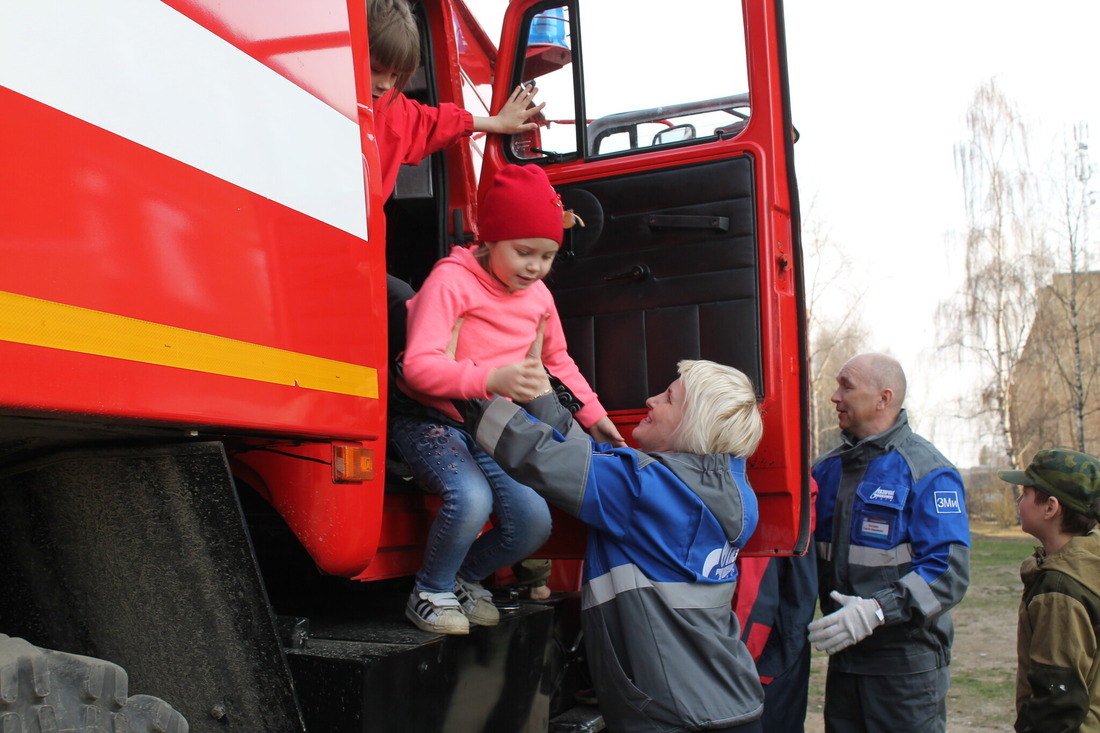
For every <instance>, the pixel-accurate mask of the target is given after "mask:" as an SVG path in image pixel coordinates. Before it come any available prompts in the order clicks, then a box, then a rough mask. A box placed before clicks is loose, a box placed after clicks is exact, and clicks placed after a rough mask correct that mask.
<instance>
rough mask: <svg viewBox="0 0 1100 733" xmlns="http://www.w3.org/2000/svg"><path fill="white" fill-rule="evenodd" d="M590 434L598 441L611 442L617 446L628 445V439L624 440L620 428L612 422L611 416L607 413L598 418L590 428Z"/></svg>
mask: <svg viewBox="0 0 1100 733" xmlns="http://www.w3.org/2000/svg"><path fill="white" fill-rule="evenodd" d="M588 434H589V435H591V436H592V437H593V438H595V440H596V442H597V443H610V444H611V445H613V446H615V447H616V448H624V447H626V441H625V440H623V436H621V435H619V429H618V428H617V427H615V423H613V422H611V418H609V417H608V416H607V415H604V416H603V417H601V418H600V419H599V420H597V421H596V423H595V424H594V425H593V426H592V427H590V428H589V429H588Z"/></svg>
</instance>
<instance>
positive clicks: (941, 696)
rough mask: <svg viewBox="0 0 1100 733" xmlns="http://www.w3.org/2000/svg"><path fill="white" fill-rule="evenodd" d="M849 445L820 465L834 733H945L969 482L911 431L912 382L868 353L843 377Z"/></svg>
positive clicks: (821, 569) (821, 625) (822, 624)
mask: <svg viewBox="0 0 1100 733" xmlns="http://www.w3.org/2000/svg"><path fill="white" fill-rule="evenodd" d="M836 381H837V388H836V392H834V393H833V396H832V401H833V404H835V405H836V412H837V422H838V423H839V424H840V429H841V433H842V435H843V438H844V444H843V445H841V446H840V447H838V448H836V449H835V450H832V451H830V452H829V453H826V454H825V455H824V456H821V457H820V458H819V459H818V460H817V462H816V463H815V464H814V469H813V475H814V478H815V479H816V480H817V484H818V490H819V493H818V497H817V529H816V531H815V533H814V538H815V540H816V546H817V556H818V587H819V595H820V600H821V612H822V618H820V619H818V620H817V621H815V622H813V623H812V624H810V641H811V642H812V643H813V644H814V645H815V646H816V647H817V648H818V649H819V650H821V651H825V652H827V653H828V654H829V672H828V676H827V678H826V683H825V730H826V731H829V732H830V733H850V732H851V733H855V732H858V733H872V732H874V731H883V732H886V731H889V732H890V733H903V732H911V733H933V732H935V731H940V732H942V731H945V730H946V729H947V705H946V699H947V689H948V687H949V686H950V681H951V677H950V671H949V664H950V661H951V639H952V636H953V633H954V631H953V627H952V624H951V614H950V613H949V609H950V608H951V607H952V606H954V605H955V604H957V603H958V602H959V601H961V600H962V597H963V595H965V593H966V588H967V585H968V584H969V581H970V567H969V564H970V563H969V561H970V530H969V525H968V523H967V517H966V501H965V496H964V494H963V483H962V478H961V477H960V476H959V473H958V471H956V470H955V467H954V466H952V465H951V463H949V462H948V461H947V459H946V458H944V457H943V455H941V454H940V452H939V451H938V450H936V448H935V446H933V445H932V444H931V443H929V442H928V441H927V440H925V439H924V438H922V437H920V436H919V435H917V434H915V433H914V432H913V431H912V430H911V429H910V428H909V418H908V417H907V415H906V413H905V410H904V409H902V404H903V402H904V400H905V373H904V372H903V371H902V368H901V365H900V364H899V363H898V362H897V361H896V360H895V359H893V358H892V357H889V356H886V355H884V354H860V355H859V356H856V357H854V358H852V359H851V360H850V361H849V362H848V363H847V364H845V365H844V367H843V368H842V369H841V370H840V373H839V374H837V377H836Z"/></svg>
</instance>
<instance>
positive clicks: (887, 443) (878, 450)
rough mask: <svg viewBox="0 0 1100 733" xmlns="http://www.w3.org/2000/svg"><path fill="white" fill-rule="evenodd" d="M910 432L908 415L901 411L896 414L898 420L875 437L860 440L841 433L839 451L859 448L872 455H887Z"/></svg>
mask: <svg viewBox="0 0 1100 733" xmlns="http://www.w3.org/2000/svg"><path fill="white" fill-rule="evenodd" d="M912 432H913V431H912V430H911V429H910V428H909V413H907V412H906V411H905V410H904V409H903V410H902V411H901V412H900V413H899V414H898V419H897V420H895V421H894V424H893V425H891V426H890V427H889V428H887V429H886V430H884V431H882V432H881V433H878V434H877V435H869V436H867V437H866V438H864V439H863V440H860V439H858V438H857V437H856V436H854V435H852V434H851V433H847V432H841V436H842V437H843V438H844V445H843V447H842V448H841V450H842V452H845V453H847V452H848V451H850V450H854V449H856V448H859V449H861V450H862V451H864V452H867V453H870V454H872V455H881V454H883V453H889V452H890V451H892V450H894V449H895V448H897V446H898V445H900V444H901V442H902V441H903V440H905V439H906V438H908V437H909V435H910V434H912Z"/></svg>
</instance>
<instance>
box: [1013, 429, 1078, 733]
mask: <svg viewBox="0 0 1100 733" xmlns="http://www.w3.org/2000/svg"><path fill="white" fill-rule="evenodd" d="M1000 476H1001V478H1002V479H1004V480H1005V481H1008V482H1009V483H1013V484H1019V485H1020V486H1021V490H1020V493H1019V495H1018V496H1017V498H1016V505H1017V507H1018V508H1019V511H1020V525H1021V526H1022V527H1023V530H1024V531H1025V532H1027V533H1028V534H1030V535H1032V536H1033V537H1035V538H1036V539H1038V540H1039V541H1040V542H1041V543H1042V547H1038V548H1036V550H1035V554H1034V555H1032V556H1031V557H1029V558H1028V559H1027V560H1025V561H1024V564H1023V565H1022V566H1021V567H1020V578H1021V579H1022V580H1023V582H1024V594H1023V598H1022V600H1021V602H1020V618H1019V625H1018V627H1017V642H1016V648H1017V658H1018V661H1019V668H1018V670H1017V673H1016V730H1017V731H1036V732H1037V731H1043V732H1044V733H1046V732H1047V731H1082V732H1087V731H1095V732H1098V733H1100V639H1098V635H1097V629H1100V530H1097V528H1096V525H1097V520H1098V519H1100V463H1098V462H1097V460H1096V459H1095V458H1093V457H1092V456H1089V455H1086V454H1084V453H1078V452H1076V451H1071V450H1063V449H1055V450H1042V451H1039V452H1038V453H1036V454H1035V458H1034V459H1033V460H1032V461H1031V465H1029V466H1028V467H1027V469H1026V470H1024V471H1001V472H1000Z"/></svg>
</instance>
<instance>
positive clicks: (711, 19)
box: [0, 0, 810, 733]
mask: <svg viewBox="0 0 1100 733" xmlns="http://www.w3.org/2000/svg"><path fill="white" fill-rule="evenodd" d="M410 4H411V5H412V6H413V8H414V10H415V13H416V15H417V17H418V20H419V22H420V29H421V37H422V59H423V64H422V68H421V69H420V70H419V71H418V72H417V74H416V75H415V76H414V78H413V80H412V82H411V84H410V85H409V87H408V88H407V89H406V94H407V95H408V96H410V97H411V98H413V99H415V100H417V101H419V102H422V103H424V104H430V105H435V104H440V103H452V104H457V105H460V106H463V107H465V108H467V109H469V110H470V111H471V112H473V114H475V115H481V116H487V115H489V114H491V113H492V112H493V111H495V110H497V109H499V107H500V106H501V105H502V104H503V101H504V100H505V99H506V97H507V95H508V94H509V92H510V91H511V90H512V89H514V88H515V87H516V85H518V84H527V83H534V84H535V85H536V86H537V87H538V89H539V101H540V102H545V103H546V107H545V108H544V110H543V111H542V113H541V115H540V119H539V122H540V126H539V128H538V130H536V131H534V132H531V133H528V134H525V135H518V136H511V137H501V136H494V135H490V136H483V135H478V134H475V135H474V136H472V137H471V138H469V139H468V140H465V141H463V142H460V143H457V144H455V145H452V146H450V147H449V148H448V149H447V150H445V151H443V152H440V153H436V154H434V155H432V156H431V157H429V158H427V159H425V160H424V161H423V162H422V163H421V164H420V165H419V166H415V167H412V166H407V167H404V168H403V170H402V173H401V175H400V177H399V180H398V184H397V188H396V191H395V192H394V194H393V196H392V197H389V198H388V199H387V198H386V197H385V195H384V193H383V191H382V185H381V179H380V175H379V158H378V147H377V145H378V143H377V138H376V134H375V110H374V109H373V107H372V99H371V93H370V74H369V47H368V35H367V13H366V6H365V0H311V2H308V3H275V4H271V3H259V2H254V1H252V0H236V1H234V2H222V1H220V0H102V1H101V2H94V3H65V2H61V0H38V1H37V2H35V3H21V4H9V5H8V6H5V7H4V8H3V9H0V112H2V115H0V116H2V118H3V119H4V135H2V136H0V160H3V161H4V163H5V165H4V169H5V172H6V175H5V177H4V180H3V182H0V262H2V263H3V265H2V266H0V363H2V364H3V372H4V377H5V378H4V379H3V380H2V381H0V521H2V522H3V526H4V528H5V529H4V531H3V532H0V561H2V563H3V566H4V567H5V568H6V569H7V570H8V573H7V581H6V591H5V593H4V594H3V596H2V597H0V632H2V633H4V634H8V635H10V636H13V637H22V638H24V639H26V640H28V641H29V642H30V643H31V644H34V645H38V646H40V647H45V648H50V649H57V650H63V651H65V652H70V653H74V654H80V655H88V656H90V657H95V658H102V659H105V660H110V661H111V662H114V663H117V664H119V665H121V666H122V667H124V668H125V669H126V670H127V672H128V673H129V680H130V687H131V688H132V689H133V690H135V691H140V692H142V693H146V694H148V695H155V696H157V697H160V698H162V699H164V700H165V701H167V702H168V703H170V704H171V705H172V706H173V707H174V708H175V709H176V710H178V711H180V713H181V714H182V715H183V717H185V718H186V720H187V721H188V723H189V725H190V728H191V730H195V731H215V730H217V731H225V730H232V731H242V732H244V731H250V732H251V731H258V730H263V731H313V732H316V731H324V732H326V733H327V732H336V733H339V732H342V731H395V730H408V731H416V732H417V733H419V732H421V731H423V732H429V731H448V732H449V733H450V732H458V733H463V732H464V731H482V730H485V731H508V732H509V733H513V732H515V731H523V732H527V731H532V732H533V731H547V730H599V729H600V728H599V727H598V726H599V723H598V722H597V721H598V711H596V712H595V713H593V714H591V715H590V716H589V718H586V719H585V722H583V723H582V722H578V721H580V720H581V718H577V717H574V718H570V717H569V716H570V715H574V716H576V715H581V717H582V718H583V715H584V714H582V713H576V711H575V710H574V708H575V705H574V699H573V694H572V693H573V692H574V691H575V689H576V688H577V687H578V686H581V685H583V683H584V680H583V677H584V669H583V666H584V665H583V644H582V643H579V642H578V638H577V626H576V619H575V615H576V609H575V605H576V604H575V595H576V594H572V597H573V601H574V602H573V603H572V605H571V602H570V597H571V594H570V593H567V592H565V593H562V594H561V598H559V599H558V600H557V601H556V602H555V603H554V604H550V605H539V604H528V603H516V604H513V606H511V607H509V608H508V613H507V614H506V616H507V618H506V619H505V621H504V622H503V623H502V624H501V626H500V627H497V628H493V629H478V630H477V631H476V632H475V633H474V634H472V635H471V636H470V637H469V638H462V639H443V638H439V637H437V636H435V635H430V634H425V633H423V632H420V631H418V630H416V629H414V628H413V627H411V626H409V625H408V624H406V623H405V622H404V621H403V619H402V618H401V615H400V611H401V604H402V603H403V601H404V598H405V597H406V596H407V593H408V588H409V578H410V576H411V575H412V574H413V573H415V571H416V570H417V569H418V567H419V565H420V562H421V559H422V550H423V543H424V538H425V536H426V534H427V531H428V528H429V527H430V525H431V521H432V518H433V516H434V512H435V511H436V509H437V508H438V505H439V503H438V498H437V497H434V496H432V495H430V494H427V493H425V492H424V491H423V490H421V489H420V488H419V487H417V486H416V485H415V484H414V483H412V482H410V481H407V480H405V477H403V476H402V475H400V473H401V472H400V465H399V464H398V463H397V462H395V461H394V460H393V456H392V455H389V452H388V451H387V427H386V407H387V388H388V384H389V376H390V367H391V359H392V357H393V354H392V353H391V351H392V348H393V347H392V346H391V344H392V343H393V342H394V340H393V339H391V338H390V336H391V335H390V334H388V333H387V323H388V320H387V313H386V276H387V273H388V274H390V275H392V276H394V277H397V278H400V279H402V280H404V281H405V282H407V283H408V284H409V285H410V286H411V287H412V288H414V289H415V288H417V287H419V285H420V284H421V283H422V282H423V280H424V278H425V277H426V275H427V273H428V272H429V271H430V269H431V267H432V265H433V263H434V262H435V261H436V260H438V259H439V258H440V257H442V256H445V255H446V254H447V252H448V250H449V249H450V248H451V247H453V246H468V245H469V244H470V243H472V242H475V241H477V236H478V235H477V206H478V200H479V192H480V193H484V190H485V188H486V186H487V185H488V183H489V182H490V181H491V180H492V177H493V175H494V174H495V172H496V171H497V170H499V169H500V168H501V167H503V166H504V165H507V164H509V163H516V164H523V165H538V166H542V167H544V168H545V169H546V171H547V173H548V175H549V176H550V179H551V181H552V182H553V183H554V186H555V188H556V189H557V190H558V191H559V192H560V194H561V196H562V200H563V203H564V206H565V208H567V209H573V210H574V211H575V212H576V213H577V214H578V215H579V216H580V217H581V218H582V219H583V220H584V222H585V224H586V226H584V227H583V228H573V229H570V230H568V231H567V233H566V239H565V242H564V243H563V246H562V249H561V251H560V253H559V256H558V258H557V261H556V263H555V266H554V268H553V271H552V272H551V274H550V276H549V277H548V278H547V284H548V285H549V286H550V288H551V290H552V291H553V292H554V295H555V299H556V302H557V305H558V309H559V312H560V314H561V316H562V319H563V324H564V326H565V329H566V336H567V339H568V342H569V349H570V353H571V355H572V356H573V358H574V360H575V361H576V362H577V363H578V365H579V366H580V367H581V370H582V372H583V373H584V375H585V376H586V378H587V379H588V381H589V382H590V383H591V384H592V386H593V387H594V388H595V390H596V391H597V392H598V393H599V395H600V398H601V401H602V402H603V404H604V405H605V406H606V407H607V408H608V409H609V411H610V413H611V416H612V418H613V419H614V420H615V422H616V423H617V424H618V425H619V429H620V431H621V432H622V433H623V435H624V436H628V435H629V434H630V431H631V430H632V428H633V426H634V425H636V424H637V422H638V421H639V420H640V419H642V418H643V417H644V416H645V400H646V398H647V397H648V396H650V395H652V394H655V393H658V392H660V391H662V390H663V389H664V388H665V387H666V386H667V385H668V383H669V382H670V381H672V380H673V379H674V378H675V375H676V363H677V361H678V360H680V359H691V358H704V359H711V360H714V361H718V362H721V363H725V364H730V365H732V366H735V367H737V368H739V369H741V370H742V371H744V372H745V373H746V374H748V375H749V376H750V377H751V378H752V380H753V383H754V385H755V386H756V388H757V390H758V394H759V397H760V404H761V409H762V411H763V414H764V421H765V435H764V441H763V443H762V444H761V446H760V448H759V450H758V451H757V453H756V454H755V455H754V457H753V458H752V460H751V461H750V480H751V482H752V484H753V487H754V489H755V490H756V492H757V495H758V498H759V502H760V511H761V522H760V525H759V528H758V529H757V532H756V534H755V535H754V537H753V539H752V541H751V544H750V545H749V547H748V548H746V551H748V552H751V553H757V554H791V553H801V552H804V551H805V549H806V547H807V543H808V542H809V530H810V528H809V516H810V513H809V505H808V499H809V486H808V482H809V478H808V455H807V452H808V442H807V426H808V407H807V401H808V397H807V395H808V391H807V370H806V351H805V313H804V303H803V295H802V264H801V250H800V242H799V232H798V198H797V192H796V186H795V178H794V165H793V157H792V146H793V137H794V135H793V126H792V122H791V116H790V104H789V99H788V94H787V84H786V68H785V59H784V50H783V18H782V4H781V2H779V0H742V1H741V2H733V1H730V2H727V1H725V0H715V1H714V2H708V3H706V4H705V6H703V7H697V6H692V7H690V8H674V7H672V6H669V5H668V4H667V3H663V2H656V1H649V0H647V1H643V2H633V3H630V4H621V3H606V2H591V1H589V0H557V1H550V2H547V1H546V0H511V1H510V2H509V3H507V6H506V7H504V4H503V3H496V4H494V3H492V2H490V1H489V0H468V2H465V3H464V2H463V0H414V2H412V3H410ZM497 28H499V30H500V34H499V40H498V41H494V40H493V39H494V38H496V30H497ZM490 34H492V35H490ZM658 50H659V52H658ZM398 340H399V339H398ZM554 521H555V529H554V533H553V536H552V537H551V539H550V541H549V542H548V543H547V545H546V547H544V548H543V550H542V551H541V552H540V556H543V557H549V558H553V559H555V560H556V561H560V562H556V563H555V565H556V567H557V571H556V572H558V573H559V575H558V576H556V579H555V582H556V583H558V586H557V589H559V590H562V591H571V590H576V585H575V584H576V576H575V574H571V573H570V569H571V568H575V567H576V563H577V562H579V560H580V558H581V557H583V549H584V529H583V527H582V526H581V525H579V523H577V522H575V521H573V520H570V519H569V518H568V517H565V516H563V515H558V514H556V515H555V519H554ZM6 661H7V658H6V657H5V656H4V655H3V654H2V653H0V681H2V679H4V678H3V675H4V674H5V672H4V670H5V669H9V667H5V666H4V665H5V664H6ZM12 664H13V665H15V662H12ZM16 667H18V665H15V666H12V667H10V669H16ZM20 669H21V668H20ZM13 674H14V672H13ZM32 697H33V696H32ZM33 700H37V702H34V701H33ZM33 700H32V702H31V703H27V705H30V707H26V706H24V707H23V708H20V707H19V705H22V704H23V703H12V702H11V701H10V700H7V698H5V697H4V695H3V694H0V722H3V721H4V720H7V718H5V716H6V715H12V716H16V715H19V716H28V715H30V714H31V712H29V711H32V709H33V712H34V714H35V715H39V716H40V715H41V710H42V708H43V707H49V705H47V702H48V700H47V696H46V695H42V696H40V697H33ZM50 700H53V698H50ZM81 704H82V705H83V704H89V703H87V701H85V703H81ZM5 705H8V706H9V707H7V708H5V707H4V706H5ZM12 706H14V707H12ZM36 706H37V707H36ZM55 707H56V706H55ZM55 712H56V714H57V715H63V714H64V715H76V714H77V713H76V709H75V708H74V709H71V710H67V711H65V710H62V709H60V708H58V709H57V710H56V711H55ZM12 719H13V720H14V719H15V718H14V717H13V718H12ZM22 719H23V718H20V720H22ZM74 725H75V724H74ZM82 725H85V724H82ZM570 725H572V726H574V727H573V728H570V727H568V726H570ZM576 726H582V727H576ZM583 726H588V727H583ZM5 729H6V728H5ZM17 729H18V728H17ZM28 729H30V728H28ZM73 729H74V730H84V729H85V728H80V727H74V728H73ZM86 729H87V730H94V729H96V728H92V727H88V728H86ZM35 730H37V729H35ZM43 730H45V728H43Z"/></svg>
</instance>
